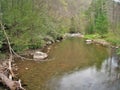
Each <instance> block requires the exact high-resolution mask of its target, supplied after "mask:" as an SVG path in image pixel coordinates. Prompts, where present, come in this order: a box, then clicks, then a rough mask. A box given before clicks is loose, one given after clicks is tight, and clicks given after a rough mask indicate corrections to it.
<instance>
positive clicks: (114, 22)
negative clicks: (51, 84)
mask: <svg viewBox="0 0 120 90" xmlns="http://www.w3.org/2000/svg"><path fill="white" fill-rule="evenodd" d="M119 10H120V0H0V59H1V60H4V59H6V58H9V60H8V62H7V64H8V65H7V64H6V65H7V67H8V68H7V70H8V72H9V73H10V74H11V75H12V73H13V70H12V68H11V67H12V66H11V64H12V60H13V59H14V56H17V57H20V58H22V56H21V55H23V56H24V53H25V52H26V51H32V50H35V51H36V50H39V49H40V50H41V49H43V48H46V47H49V46H50V45H53V44H56V43H58V42H61V41H62V40H64V39H65V37H66V36H65V35H66V34H75V33H79V34H80V35H83V39H85V40H88V41H94V42H95V43H102V41H103V43H104V42H106V43H110V45H111V46H112V47H115V48H117V50H116V53H117V55H120V39H119V38H120V11H119ZM103 43H102V44H103ZM71 45H72V44H70V45H69V46H71ZM73 51H74V50H73ZM86 53H87V52H86ZM24 59H25V58H24ZM5 61H6V60H5ZM6 65H5V66H6ZM5 66H4V65H3V67H5ZM63 66H64V65H63ZM5 70H6V69H5ZM13 76H14V75H12V78H14V77H13ZM2 77H3V78H5V79H2ZM0 78H1V79H2V80H3V81H4V83H5V84H6V86H7V87H8V88H10V90H16V89H17V90H19V88H21V89H23V90H24V88H23V87H22V86H21V82H20V81H18V82H17V83H18V84H19V85H18V86H19V88H18V87H17V86H16V87H15V88H13V87H12V86H11V85H12V84H9V82H11V83H12V80H9V78H8V76H7V75H4V73H3V72H2V71H1V70H0ZM7 80H8V82H7ZM27 90H29V89H27ZM30 90H31V89H30ZM36 90H40V89H36ZM43 90H44V89H43ZM45 90H47V89H45ZM48 90H49V89H48ZM50 90H51V89H50ZM53 90H57V89H53ZM60 90H62V89H60ZM63 90H64V89H63ZM70 90H73V89H70ZM77 90H78V89H77ZM81 90H82V89H81ZM85 90H87V89H85ZM115 90H117V89H115Z"/></svg>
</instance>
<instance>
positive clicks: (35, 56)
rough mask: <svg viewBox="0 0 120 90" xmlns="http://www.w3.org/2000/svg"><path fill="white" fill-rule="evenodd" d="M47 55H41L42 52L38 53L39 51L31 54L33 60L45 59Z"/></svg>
mask: <svg viewBox="0 0 120 90" xmlns="http://www.w3.org/2000/svg"><path fill="white" fill-rule="evenodd" d="M47 57H48V55H47V54H46V53H43V52H40V51H36V52H35V53H34V54H33V59H40V60H42V59H45V58H47Z"/></svg>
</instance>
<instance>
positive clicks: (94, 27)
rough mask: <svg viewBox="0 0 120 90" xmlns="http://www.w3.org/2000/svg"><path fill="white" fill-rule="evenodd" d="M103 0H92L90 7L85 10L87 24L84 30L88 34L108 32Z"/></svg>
mask: <svg viewBox="0 0 120 90" xmlns="http://www.w3.org/2000/svg"><path fill="white" fill-rule="evenodd" d="M105 5H106V1H105V0H93V1H92V4H91V7H90V8H89V9H88V11H87V12H86V16H87V17H88V18H89V19H88V22H89V23H88V26H87V28H86V29H87V30H86V32H87V33H88V34H93V33H98V34H100V35H103V34H106V33H107V32H108V26H109V24H108V18H107V12H106V7H105Z"/></svg>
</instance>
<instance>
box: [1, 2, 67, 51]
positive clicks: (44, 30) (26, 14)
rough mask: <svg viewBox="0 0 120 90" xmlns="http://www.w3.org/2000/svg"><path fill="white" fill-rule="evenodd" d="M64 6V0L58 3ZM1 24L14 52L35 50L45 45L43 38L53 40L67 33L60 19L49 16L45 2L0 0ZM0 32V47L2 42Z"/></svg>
mask: <svg viewBox="0 0 120 90" xmlns="http://www.w3.org/2000/svg"><path fill="white" fill-rule="evenodd" d="M60 2H61V3H62V4H64V5H65V6H66V5H67V4H66V2H65V1H64V0H61V1H60ZM1 13H2V16H1V17H2V19H1V20H2V22H3V24H4V26H5V29H6V32H7V34H8V36H9V39H10V42H11V44H12V45H13V46H12V47H13V49H14V50H15V51H18V52H19V51H22V50H26V49H37V48H41V47H42V46H44V45H45V43H46V42H45V41H44V40H43V39H44V37H46V36H50V37H52V38H53V39H54V40H56V39H57V38H58V37H60V36H62V35H63V33H65V32H66V31H67V29H68V28H66V27H67V25H65V22H64V21H63V20H62V18H61V19H60V18H55V17H54V16H53V15H49V5H48V3H47V2H46V1H45V0H1V1H0V14H1ZM3 35H4V34H3V33H2V32H1V31H0V47H2V43H3V40H4V37H3Z"/></svg>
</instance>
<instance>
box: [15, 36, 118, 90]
mask: <svg viewBox="0 0 120 90" xmlns="http://www.w3.org/2000/svg"><path fill="white" fill-rule="evenodd" d="M49 59H52V60H53V61H50V62H34V61H19V60H18V61H17V64H18V66H19V68H20V69H19V73H20V75H19V77H20V78H21V79H22V81H23V83H24V84H26V85H27V86H26V87H25V88H26V89H27V90H120V85H119V84H120V80H119V77H120V75H119V72H120V69H119V59H118V58H117V56H116V55H114V54H112V53H111V51H110V50H109V49H108V48H105V47H102V46H99V45H92V44H91V45H87V44H85V42H84V41H83V40H82V39H79V38H70V39H67V40H64V41H62V42H60V43H57V44H55V45H53V46H52V47H51V51H50V53H49Z"/></svg>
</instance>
